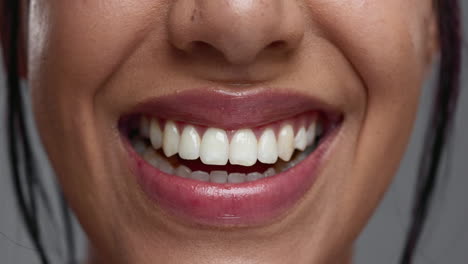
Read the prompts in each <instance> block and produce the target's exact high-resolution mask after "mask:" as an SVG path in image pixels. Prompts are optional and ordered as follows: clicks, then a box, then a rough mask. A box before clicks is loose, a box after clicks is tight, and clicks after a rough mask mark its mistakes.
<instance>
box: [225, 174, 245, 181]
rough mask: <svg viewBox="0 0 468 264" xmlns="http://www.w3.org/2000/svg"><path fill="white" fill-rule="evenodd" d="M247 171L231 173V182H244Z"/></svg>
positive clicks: (229, 179)
mask: <svg viewBox="0 0 468 264" xmlns="http://www.w3.org/2000/svg"><path fill="white" fill-rule="evenodd" d="M245 177H246V175H245V173H237V172H234V173H229V176H228V182H229V183H243V182H244V181H245Z"/></svg>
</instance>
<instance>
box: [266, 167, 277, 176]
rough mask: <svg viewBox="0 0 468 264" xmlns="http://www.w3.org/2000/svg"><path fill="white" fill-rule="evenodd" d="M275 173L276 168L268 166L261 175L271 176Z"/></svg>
mask: <svg viewBox="0 0 468 264" xmlns="http://www.w3.org/2000/svg"><path fill="white" fill-rule="evenodd" d="M275 174H276V170H275V169H274V168H268V170H266V171H265V172H264V173H263V176H264V177H270V176H273V175H275Z"/></svg>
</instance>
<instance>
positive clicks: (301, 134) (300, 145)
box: [294, 127, 307, 151]
mask: <svg viewBox="0 0 468 264" xmlns="http://www.w3.org/2000/svg"><path fill="white" fill-rule="evenodd" d="M294 146H295V148H296V149H298V150H301V151H303V150H304V149H305V148H306V146H307V134H306V130H305V128H304V127H301V128H299V131H297V134H296V137H295V138H294Z"/></svg>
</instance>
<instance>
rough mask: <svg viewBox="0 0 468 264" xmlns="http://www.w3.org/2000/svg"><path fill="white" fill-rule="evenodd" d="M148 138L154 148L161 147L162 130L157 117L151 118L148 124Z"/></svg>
mask: <svg viewBox="0 0 468 264" xmlns="http://www.w3.org/2000/svg"><path fill="white" fill-rule="evenodd" d="M149 138H150V141H151V145H152V146H153V148H154V149H159V148H160V147H162V142H163V140H162V138H163V134H162V130H161V127H160V126H159V122H158V120H157V119H155V118H152V119H151V121H150V125H149Z"/></svg>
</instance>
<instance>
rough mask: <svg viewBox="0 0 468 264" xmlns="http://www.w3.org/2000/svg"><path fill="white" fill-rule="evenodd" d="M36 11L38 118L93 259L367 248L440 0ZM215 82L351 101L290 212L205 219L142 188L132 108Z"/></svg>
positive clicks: (194, 0) (331, 262) (115, 0)
mask: <svg viewBox="0 0 468 264" xmlns="http://www.w3.org/2000/svg"><path fill="white" fill-rule="evenodd" d="M28 16H29V17H28V19H29V20H28V25H29V26H28V52H27V54H28V63H27V65H28V83H29V85H30V87H31V92H32V99H33V107H34V113H35V118H36V121H37V125H38V128H39V132H40V135H41V138H42V140H43V143H44V145H45V148H46V150H47V153H48V155H49V158H50V160H51V163H52V165H53V167H54V169H55V171H56V173H57V177H58V179H59V181H60V184H61V186H62V188H63V190H64V193H65V196H66V198H67V201H68V202H69V204H70V206H71V207H72V209H73V210H74V212H75V213H76V216H77V218H78V220H79V221H80V223H81V225H82V226H83V228H84V230H85V231H86V233H87V235H88V237H89V240H90V243H91V244H90V250H91V256H90V259H89V263H91V264H96V263H139V264H140V263H141V264H145V263H155V262H156V263H181V264H183V263H272V264H274V263H314V264H315V263H324V264H335V263H340V264H341V263H351V257H352V247H353V242H354V240H355V238H356V237H357V235H358V234H359V232H360V231H361V230H362V228H363V226H364V225H365V223H366V222H367V220H368V218H369V217H370V215H371V214H372V212H373V210H374V208H375V207H376V205H377V204H378V202H379V200H380V199H381V197H382V195H383V194H384V192H385V190H386V188H387V186H388V184H389V183H390V181H391V179H392V177H393V175H394V174H395V171H396V169H397V167H398V164H399V161H400V159H401V157H402V155H403V152H404V150H405V147H406V144H407V141H408V138H409V134H410V132H411V129H412V124H413V122H414V118H415V113H416V110H417V106H418V99H419V93H420V88H421V85H422V81H423V79H424V77H425V74H426V72H427V71H428V69H429V67H430V65H431V58H432V55H433V53H435V51H436V50H437V40H436V37H435V36H436V35H437V34H436V32H435V31H436V29H435V25H436V23H435V22H436V21H435V16H434V10H433V7H432V1H430V0H388V1H377V0H349V1H335V0H297V1H290V0H269V1H261V0H258V1H256V0H222V1H221V0H219V1H212V0H134V1H121V0H105V1H104V0H95V1H85V0H80V1H73V0H31V1H30V3H29V10H28ZM194 43H195V44H196V43H204V44H203V45H198V44H197V45H194ZM272 43H273V45H270V44H272ZM278 43H279V45H277V44H278ZM209 86H216V87H218V88H219V89H221V90H224V91H227V92H230V93H241V92H249V91H255V90H257V89H265V87H267V88H266V89H272V90H278V91H279V90H281V91H284V90H287V91H290V92H291V93H301V94H304V95H307V96H313V97H315V98H319V99H320V100H321V101H324V102H326V103H327V104H329V105H331V106H333V108H334V109H338V110H339V111H340V113H341V114H342V116H343V121H342V123H341V125H340V128H339V131H338V135H337V136H336V139H335V140H334V141H333V144H332V146H331V147H330V150H329V152H327V154H326V159H325V160H324V164H323V166H322V167H321V169H320V172H319V175H318V177H317V180H316V182H315V183H314V185H313V186H312V188H311V189H310V190H308V191H307V193H306V194H305V196H304V197H302V199H301V200H300V201H299V202H298V203H297V204H296V205H295V206H294V207H293V208H292V209H291V210H289V211H288V213H287V214H286V215H283V216H282V217H280V218H278V219H272V221H271V222H269V223H268V224H265V225H259V226H249V227H236V226H234V227H226V228H224V227H212V226H201V225H197V224H190V223H184V222H181V221H179V220H178V219H174V217H173V216H170V215H168V214H166V213H165V212H164V211H163V210H161V209H160V208H159V207H158V206H157V204H155V203H154V202H153V201H150V200H149V199H148V198H147V197H146V196H145V194H144V193H143V192H142V191H141V189H140V187H139V185H138V184H137V182H136V180H135V177H133V175H132V174H133V172H132V170H131V168H130V166H129V165H128V154H127V152H126V150H125V148H124V146H123V144H122V138H121V136H120V134H119V130H118V128H117V125H118V122H119V119H120V118H121V116H122V115H123V114H124V113H127V112H128V111H130V110H131V109H132V108H133V107H134V106H135V105H137V104H139V103H140V102H142V101H144V100H146V99H148V98H158V97H161V96H165V95H174V94H177V93H180V92H184V91H187V90H190V89H193V88H198V87H209ZM181 107H182V106H181Z"/></svg>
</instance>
